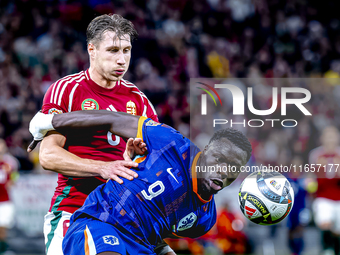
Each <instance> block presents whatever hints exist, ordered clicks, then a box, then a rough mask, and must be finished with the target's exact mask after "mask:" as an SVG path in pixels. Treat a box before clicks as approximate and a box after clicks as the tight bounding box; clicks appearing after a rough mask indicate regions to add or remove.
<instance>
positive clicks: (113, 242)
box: [103, 236, 119, 245]
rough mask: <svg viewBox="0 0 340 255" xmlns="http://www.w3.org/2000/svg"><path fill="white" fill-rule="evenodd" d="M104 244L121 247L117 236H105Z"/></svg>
mask: <svg viewBox="0 0 340 255" xmlns="http://www.w3.org/2000/svg"><path fill="white" fill-rule="evenodd" d="M103 240H104V243H106V244H110V245H119V240H118V238H117V237H115V236H103Z"/></svg>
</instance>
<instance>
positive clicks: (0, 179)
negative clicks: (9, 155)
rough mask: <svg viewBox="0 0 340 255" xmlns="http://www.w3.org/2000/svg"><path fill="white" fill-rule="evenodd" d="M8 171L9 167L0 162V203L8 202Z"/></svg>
mask: <svg viewBox="0 0 340 255" xmlns="http://www.w3.org/2000/svg"><path fill="white" fill-rule="evenodd" d="M10 170H11V167H10V165H8V164H6V163H4V162H3V161H0V202H5V201H8V200H9V196H8V191H7V188H6V185H7V183H8V182H9V180H10Z"/></svg>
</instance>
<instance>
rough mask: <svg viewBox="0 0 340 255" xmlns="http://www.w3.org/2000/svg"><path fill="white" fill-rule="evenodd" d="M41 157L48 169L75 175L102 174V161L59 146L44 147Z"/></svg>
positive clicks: (45, 167) (44, 166)
mask: <svg viewBox="0 0 340 255" xmlns="http://www.w3.org/2000/svg"><path fill="white" fill-rule="evenodd" d="M43 143H44V141H43V142H42V147H43ZM39 158H40V163H41V165H42V167H43V168H44V169H46V170H51V171H54V172H57V173H60V174H63V175H68V176H75V177H91V176H100V165H101V164H100V161H93V160H90V159H83V158H80V157H78V156H76V155H74V154H72V153H70V152H68V151H66V150H65V149H63V148H61V147H58V146H52V147H49V148H44V149H43V150H41V152H40V154H39Z"/></svg>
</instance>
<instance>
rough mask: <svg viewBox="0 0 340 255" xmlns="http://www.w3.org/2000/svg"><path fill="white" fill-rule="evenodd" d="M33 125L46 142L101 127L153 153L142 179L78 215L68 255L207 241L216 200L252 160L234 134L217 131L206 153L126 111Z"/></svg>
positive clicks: (104, 189) (110, 186) (142, 161)
mask: <svg viewBox="0 0 340 255" xmlns="http://www.w3.org/2000/svg"><path fill="white" fill-rule="evenodd" d="M32 122H33V124H31V128H30V131H31V133H32V134H33V136H34V137H35V138H36V139H37V137H39V136H40V138H41V137H42V136H43V134H40V135H37V133H42V131H43V132H46V131H48V130H51V129H56V130H57V131H58V132H61V133H63V132H65V130H67V132H72V130H74V131H76V130H77V129H79V128H96V129H98V130H99V129H101V130H103V129H107V130H109V131H110V132H112V133H113V134H115V135H119V136H121V137H126V138H130V137H133V138H139V139H142V141H143V142H144V143H145V144H146V148H147V152H146V153H144V154H145V155H141V156H137V157H135V158H134V161H135V162H136V163H138V169H137V170H138V178H136V179H135V180H133V181H130V180H127V179H126V180H124V183H123V184H118V183H116V182H114V181H112V180H109V181H108V182H107V183H106V184H103V185H101V186H99V187H98V188H97V189H95V190H94V191H93V192H92V193H91V194H90V195H89V196H88V198H87V199H86V201H85V203H84V205H83V207H81V208H80V209H78V210H77V211H76V212H75V213H74V214H73V215H72V217H71V222H70V223H71V225H70V228H69V230H68V231H67V233H66V236H65V238H64V241H63V251H64V254H65V255H68V254H71V255H73V254H76V255H78V254H86V255H88V254H89V255H94V254H101V255H116V254H130V255H131V254H155V253H154V248H155V246H156V244H158V243H160V242H161V241H162V240H163V239H164V238H166V237H169V236H177V237H191V238H196V237H199V236H202V235H204V234H205V233H206V232H207V231H209V230H210V229H211V228H212V227H213V225H214V224H215V221H216V208H215V203H214V199H213V197H214V194H216V193H217V192H218V191H220V190H221V189H222V188H224V187H226V186H228V185H230V184H231V183H232V182H233V181H234V180H235V179H236V178H237V176H238V172H239V169H240V167H241V166H243V165H245V164H246V163H247V161H248V160H249V158H250V156H251V145H250V143H249V141H248V139H247V138H246V137H245V136H244V135H243V134H242V133H241V132H239V131H237V130H234V129H225V130H220V131H217V132H216V133H215V134H214V136H213V137H212V138H211V140H210V142H209V144H208V145H207V146H206V147H205V148H204V150H203V151H202V152H201V151H200V150H199V149H198V148H197V147H196V146H195V145H194V144H193V143H191V142H190V140H189V139H187V138H185V137H183V136H182V135H181V134H180V133H179V132H178V131H176V130H175V129H173V128H171V127H169V126H167V125H165V124H160V123H157V122H154V121H153V120H151V119H147V118H145V117H139V116H132V115H129V114H124V113H116V112H109V111H79V112H72V113H64V114H59V115H44V114H42V113H38V114H37V115H36V116H35V118H34V119H33V120H32ZM34 123H35V124H34ZM37 123H39V124H37ZM34 128H36V130H34ZM130 141H131V140H130ZM130 144H131V143H130ZM141 144H142V143H141ZM135 145H136V144H135ZM130 149H131V148H130ZM144 150H145V148H143V151H144ZM136 151H139V153H140V152H141V149H140V147H138V146H136ZM228 166H232V167H233V168H232V169H234V170H233V171H229V170H230V169H231V168H228ZM228 169H229V170H228ZM235 169H237V171H235ZM165 253H166V252H164V254H165Z"/></svg>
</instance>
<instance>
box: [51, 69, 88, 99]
mask: <svg viewBox="0 0 340 255" xmlns="http://www.w3.org/2000/svg"><path fill="white" fill-rule="evenodd" d="M85 79H86V76H85V72H84V71H81V72H79V73H75V74H70V75H67V76H65V77H63V78H61V79H59V80H57V81H56V82H54V83H53V84H52V85H51V86H50V88H49V91H50V93H51V96H53V97H60V96H61V97H62V96H63V94H64V92H65V90H70V88H71V89H72V88H73V87H75V86H77V84H79V83H80V82H82V81H83V80H85Z"/></svg>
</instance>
